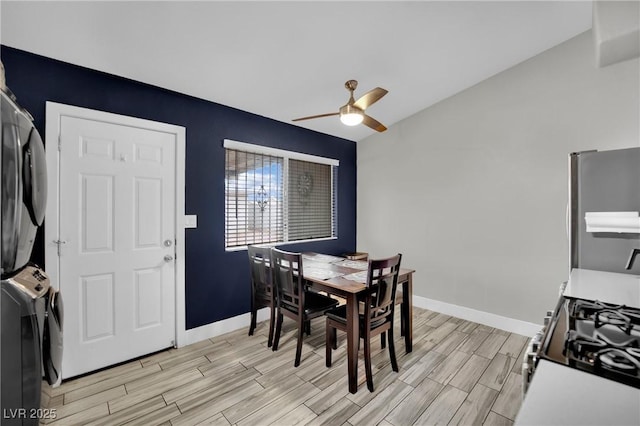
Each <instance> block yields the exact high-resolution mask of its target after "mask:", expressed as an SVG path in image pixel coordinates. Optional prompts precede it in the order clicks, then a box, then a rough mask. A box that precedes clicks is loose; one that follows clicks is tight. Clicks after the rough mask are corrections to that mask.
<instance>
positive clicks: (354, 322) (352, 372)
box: [347, 293, 360, 393]
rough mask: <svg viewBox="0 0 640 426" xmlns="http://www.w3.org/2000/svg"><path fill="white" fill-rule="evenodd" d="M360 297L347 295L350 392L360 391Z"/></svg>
mask: <svg viewBox="0 0 640 426" xmlns="http://www.w3.org/2000/svg"><path fill="white" fill-rule="evenodd" d="M358 321H359V319H358V297H357V295H356V294H354V293H350V294H349V295H348V296H347V369H348V376H349V392H351V393H356V392H357V391H358V339H359V338H360V336H359V334H360V330H359V329H358Z"/></svg>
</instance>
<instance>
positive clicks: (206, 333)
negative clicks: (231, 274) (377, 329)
mask: <svg viewBox="0 0 640 426" xmlns="http://www.w3.org/2000/svg"><path fill="white" fill-rule="evenodd" d="M413 306H416V307H418V308H423V309H429V310H430V311H436V312H440V313H443V314H447V315H451V316H454V317H456V318H462V319H465V320H467V321H473V322H477V323H479V324H484V325H488V326H489V327H495V328H499V329H501V330H506V331H508V332H510V333H517V334H520V335H523V336H534V335H535V334H536V333H537V332H538V331H540V329H541V328H542V325H541V324H534V323H531V322H526V321H521V320H517V319H514V318H508V317H503V316H500V315H496V314H492V313H489V312H483V311H478V310H476V309H471V308H467V307H464V306H458V305H453V304H451V303H446V302H441V301H439V300H433V299H427V298H426V297H421V296H416V295H414V296H413ZM250 318H251V316H250V315H249V313H246V314H242V315H237V316H235V317H232V318H227V319H225V320H222V321H217V322H214V323H211V324H207V325H203V326H201V327H196V328H192V329H190V330H187V333H186V339H185V340H186V342H185V346H186V345H190V344H192V343H197V342H200V341H202V340H205V339H210V338H212V337H216V336H220V335H221V334H225V333H229V332H231V331H236V330H239V329H241V328H246V329H247V332H248V331H249V322H250ZM268 319H269V310H268V309H267V308H263V309H260V310H258V318H257V320H258V322H260V321H265V320H268Z"/></svg>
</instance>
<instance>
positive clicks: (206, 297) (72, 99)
mask: <svg viewBox="0 0 640 426" xmlns="http://www.w3.org/2000/svg"><path fill="white" fill-rule="evenodd" d="M0 57H1V58H2V62H3V64H4V67H5V70H6V77H7V86H8V87H9V88H10V89H11V91H13V93H14V94H15V95H16V97H17V98H18V102H19V103H20V105H22V106H23V107H24V108H26V109H27V110H28V111H29V112H30V113H31V114H32V115H33V117H34V119H35V124H36V127H37V128H38V131H39V132H40V134H41V135H42V136H43V137H44V130H45V102H46V101H53V102H59V103H64V104H68V105H74V106H80V107H84V108H91V109H95V110H100V111H107V112H112V113H116V114H123V115H128V116H132V117H139V118H144V119H148V120H154V121H160V122H165V123H170V124H176V125H179V126H183V127H185V128H186V129H187V131H186V134H187V147H186V194H185V196H186V213H187V214H195V215H198V228H197V229H187V230H186V264H185V267H186V315H187V318H186V324H187V328H194V327H198V326H201V325H205V324H208V323H211V322H214V321H219V320H222V319H225V318H230V317H233V316H235V315H239V314H242V313H245V312H248V311H249V295H250V288H249V272H248V261H247V253H246V251H239V252H225V249H224V161H225V160H224V149H223V148H222V141H223V140H224V139H234V140H238V141H242V142H248V143H254V144H258V145H265V146H270V147H274V148H281V149H287V150H291V151H298V152H303V153H307V154H312V155H319V156H323V157H330V158H336V159H338V160H340V167H339V175H338V182H339V185H340V187H339V190H338V205H339V208H338V230H339V238H338V239H337V240H329V241H319V242H314V243H305V244H296V245H290V246H289V247H288V248H289V249H291V250H296V251H306V250H309V251H318V252H323V253H329V254H340V253H344V252H351V251H354V250H355V242H356V144H355V143H354V142H352V141H348V140H345V139H341V138H336V137H333V136H328V135H325V134H322V133H317V132H313V131H309V130H306V129H302V128H300V127H295V126H292V125H290V124H287V123H282V122H279V121H275V120H271V119H268V118H265V117H261V116H258V115H255V114H251V113H248V112H245V111H240V110H237V109H234V108H230V107H227V106H224V105H220V104H216V103H214V102H209V101H204V100H202V99H198V98H194V97H191V96H187V95H183V94H180V93H176V92H172V91H169V90H165V89H161V88H158V87H155V86H151V85H148V84H144V83H140V82H136V81H132V80H128V79H124V78H121V77H117V76H113V75H110V74H105V73H102V72H98V71H94V70H90V69H87V68H82V67H79V66H75V65H71V64H68V63H64V62H60V61H56V60H53V59H50V58H45V57H42V56H39V55H35V54H32V53H28V52H25V51H22V50H18V49H14V48H10V47H7V46H2V47H1V50H0ZM176 78H180V76H176ZM208 84H226V83H225V82H224V81H211V82H209V83H208ZM45 144H46V141H45ZM45 226H46V219H45ZM285 248H286V247H285ZM33 257H34V261H36V262H37V263H40V264H43V263H44V262H43V260H44V259H43V258H44V256H43V243H42V237H40V243H39V244H38V247H37V249H35V250H34V255H33ZM45 266H46V265H45ZM247 326H248V324H247Z"/></svg>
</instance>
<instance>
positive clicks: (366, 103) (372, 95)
mask: <svg viewBox="0 0 640 426" xmlns="http://www.w3.org/2000/svg"><path fill="white" fill-rule="evenodd" d="M387 93H389V91H388V90H386V89H383V88H382V87H376V88H375V89H372V90H369V91H368V92H367V93H365V94H364V95H362V96H361V97H360V99H358V100H357V101H356V102H355V103H354V104H353V106H355V107H358V108H360V109H361V110H363V111H364V110H365V109H367V108H369V107H370V106H371V105H373V104H375V103H376V102H378V101H379V100H380V98H382V97H383V96H384V95H386V94H387Z"/></svg>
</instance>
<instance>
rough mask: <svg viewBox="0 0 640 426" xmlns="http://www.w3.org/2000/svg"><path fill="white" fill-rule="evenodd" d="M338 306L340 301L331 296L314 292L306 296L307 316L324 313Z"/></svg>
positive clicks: (307, 293) (308, 292)
mask: <svg viewBox="0 0 640 426" xmlns="http://www.w3.org/2000/svg"><path fill="white" fill-rule="evenodd" d="M337 305H338V301H337V300H336V299H332V298H331V297H329V296H325V295H323V294H319V293H315V292H313V291H307V292H305V294H304V311H305V313H306V314H307V315H308V314H312V313H315V312H324V311H326V310H327V309H331V308H333V307H334V306H337Z"/></svg>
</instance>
